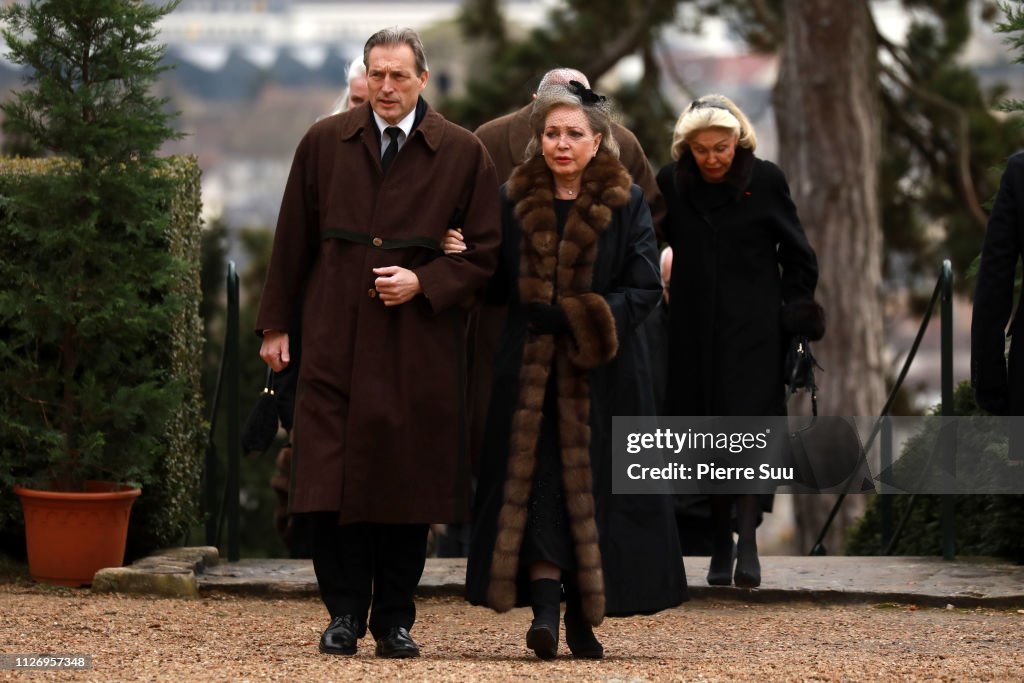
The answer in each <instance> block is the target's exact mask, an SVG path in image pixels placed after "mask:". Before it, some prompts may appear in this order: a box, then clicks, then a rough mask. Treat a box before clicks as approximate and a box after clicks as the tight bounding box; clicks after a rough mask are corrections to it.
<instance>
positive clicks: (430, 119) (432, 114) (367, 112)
mask: <svg viewBox="0 0 1024 683" xmlns="http://www.w3.org/2000/svg"><path fill="white" fill-rule="evenodd" d="M361 110H362V112H363V113H362V115H360V111H361ZM352 114H353V115H352V116H344V117H342V120H341V130H340V131H339V134H340V135H341V139H342V140H346V141H348V140H351V139H352V138H354V137H356V136H357V135H359V134H360V133H362V134H364V135H369V136H372V137H373V138H374V139H376V143H377V148H378V149H380V135H381V134H380V131H379V130H377V124H376V122H375V121H374V120H373V110H372V109H371V108H370V105H369V103H366V104H361V105H359V106H358V107H356V108H355V109H353V110H352ZM444 123H445V120H444V117H443V116H441V115H440V114H438V113H437V112H436V111H434V110H433V109H431V108H430V105H429V104H427V101H426V100H425V99H423V97H420V98H419V100H418V101H417V102H416V119H415V121H413V124H412V131H411V132H410V134H409V138H410V139H411V138H413V137H414V136H415V135H416V132H417V131H419V133H420V135H421V136H422V137H423V141H424V142H426V143H427V147H429V148H430V150H431V151H433V152H436V151H437V148H438V147H439V146H440V145H441V139H442V138H443V137H444Z"/></svg>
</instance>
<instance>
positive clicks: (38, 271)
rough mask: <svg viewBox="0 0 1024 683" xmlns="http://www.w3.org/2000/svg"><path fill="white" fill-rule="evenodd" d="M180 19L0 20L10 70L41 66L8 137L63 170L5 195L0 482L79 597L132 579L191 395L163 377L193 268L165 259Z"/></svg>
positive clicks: (42, 168)
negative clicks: (137, 509) (152, 485)
mask: <svg viewBox="0 0 1024 683" xmlns="http://www.w3.org/2000/svg"><path fill="white" fill-rule="evenodd" d="M174 4H175V3H172V4H170V5H165V6H154V5H151V4H149V3H147V2H143V1H141V0H29V1H28V2H27V3H24V4H11V5H8V6H7V7H5V8H3V9H2V10H0V20H2V21H3V26H4V28H3V37H4V39H5V40H6V42H7V45H8V50H9V52H8V54H7V59H8V60H10V61H12V62H15V63H17V64H21V65H23V66H25V67H27V76H26V77H25V85H26V86H27V87H26V88H25V89H23V90H21V91H19V92H17V93H15V96H14V98H13V99H12V100H10V101H8V102H7V103H5V104H4V105H2V109H3V112H4V114H5V130H8V131H11V132H12V133H15V134H18V135H20V136H23V137H24V138H26V139H28V140H30V141H31V142H32V143H34V145H35V146H36V147H38V148H39V149H42V150H45V152H46V153H47V154H49V155H50V156H49V158H47V159H40V160H21V161H20V162H17V163H12V164H7V165H6V166H5V168H4V174H5V175H6V176H7V177H6V178H4V179H3V187H2V191H0V239H2V240H3V242H4V244H3V245H2V246H0V253H2V254H3V256H2V257H0V449H2V452H0V459H2V460H6V461H8V462H11V463H13V465H12V472H10V473H5V476H6V480H3V481H0V483H15V484H16V485H15V486H14V490H15V491H16V492H17V493H18V495H19V496H20V497H21V500H22V505H23V509H24V516H25V527H26V541H27V549H28V557H29V571H30V573H31V574H32V576H33V577H34V578H36V579H37V580H41V581H46V582H51V583H61V584H66V585H81V584H84V583H90V582H91V580H92V576H93V574H94V573H95V571H96V570H97V569H99V568H101V567H105V566H119V565H120V564H122V562H123V561H124V549H125V535H126V532H127V523H128V515H129V511H130V508H131V504H132V501H133V500H134V499H135V497H136V496H138V495H139V488H140V486H141V485H144V484H146V483H147V477H150V476H152V473H153V472H154V471H155V468H154V466H153V462H154V459H155V458H159V457H160V456H161V454H162V453H163V452H165V448H164V446H163V444H161V438H162V436H163V435H164V434H165V430H166V427H167V420H168V418H169V416H170V415H171V414H172V412H173V410H174V406H175V403H176V402H177V401H179V400H180V397H181V395H182V387H181V386H177V384H176V381H175V380H174V379H173V378H172V377H169V376H168V373H167V372H166V369H165V368H164V367H162V366H161V364H160V363H157V362H154V358H155V357H156V356H157V355H158V352H159V350H160V349H161V345H162V344H164V342H165V340H166V339H167V337H168V334H169V333H170V330H169V329H168V328H169V326H170V325H171V324H172V321H173V319H174V317H173V315H169V314H168V310H169V308H173V307H174V306H175V305H178V303H180V302H175V301H173V300H169V299H170V298H171V297H168V296H167V294H166V292H167V288H166V287H164V286H163V284H164V283H165V282H167V280H168V279H169V278H172V277H174V272H175V268H180V267H181V264H180V263H177V262H176V261H175V259H174V258H172V256H171V255H170V254H169V252H168V249H167V245H166V244H164V243H163V241H164V240H165V239H166V236H165V230H164V228H165V227H166V224H167V223H166V222H167V221H168V220H169V217H168V213H169V212H168V210H167V207H168V202H169V201H170V197H171V195H172V192H173V183H172V182H171V181H170V180H169V178H168V177H167V174H166V173H165V172H163V166H162V160H161V159H159V158H158V157H157V156H156V153H157V151H158V149H159V148H160V146H161V144H162V143H163V142H164V141H165V140H168V139H170V138H173V137H176V136H177V133H176V132H175V131H174V130H173V129H172V128H171V127H170V119H171V117H172V116H173V114H170V113H168V112H167V111H166V109H165V105H166V101H165V100H163V99H160V98H157V97H154V96H153V95H152V94H151V87H152V85H153V84H154V81H155V79H156V78H157V76H158V75H159V74H160V73H161V71H163V70H164V69H165V68H166V67H164V66H163V65H161V63H160V62H161V57H162V54H163V47H162V46H161V45H159V44H157V43H156V38H157V30H156V27H155V24H156V22H157V21H158V20H159V18H160V17H162V16H163V15H165V14H166V13H167V12H169V11H171V9H173V6H174ZM82 501H85V502H82ZM93 503H114V504H115V505H116V507H115V509H114V510H113V511H107V512H102V513H100V515H99V517H98V518H97V519H98V520H103V521H107V522H112V523H114V524H115V525H116V527H117V528H114V529H112V530H106V529H104V528H102V527H99V526H97V525H98V524H100V521H97V520H93V521H80V520H79V518H78V517H77V515H79V514H81V513H82V510H83V506H91V505H92V504H93ZM38 505H42V506H43V508H42V510H41V511H40V510H39V509H37V506H38ZM94 530H95V531H96V533H94V534H93V533H91V532H93V531H94ZM54 533H57V534H61V533H63V534H65V537H64V538H58V537H55V536H51V535H48V534H54ZM36 534H47V535H45V536H42V537H40V536H37V535H36ZM54 551H56V552H59V553H61V555H60V556H58V557H56V558H51V557H47V554H48V553H51V552H54Z"/></svg>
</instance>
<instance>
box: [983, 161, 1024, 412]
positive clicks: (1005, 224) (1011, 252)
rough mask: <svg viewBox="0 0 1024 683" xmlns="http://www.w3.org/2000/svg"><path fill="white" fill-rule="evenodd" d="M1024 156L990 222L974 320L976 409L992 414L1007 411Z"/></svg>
mask: <svg viewBox="0 0 1024 683" xmlns="http://www.w3.org/2000/svg"><path fill="white" fill-rule="evenodd" d="M1022 195H1024V155H1022V154H1016V155H1014V156H1013V157H1011V158H1010V161H1009V163H1008V164H1007V166H1006V171H1005V172H1004V173H1003V178H1002V181H1001V182H1000V184H999V193H998V194H997V195H996V201H995V205H994V206H993V207H992V213H991V215H990V216H989V219H988V229H987V231H986V232H985V243H984V246H983V247H982V250H981V264H980V266H979V267H978V280H977V284H976V285H975V289H974V313H973V317H972V319H971V384H972V385H973V386H974V393H975V396H976V398H977V401H978V405H979V406H981V407H982V408H983V409H985V410H987V411H988V412H990V413H994V414H996V415H1005V414H1007V412H1008V411H1009V391H1010V388H1009V383H1008V381H1007V375H1006V353H1005V349H1006V324H1007V322H1008V321H1009V319H1010V311H1011V308H1012V306H1013V285H1014V273H1015V271H1016V269H1017V261H1018V259H1019V258H1020V254H1021V244H1020V231H1021V227H1022V221H1021V217H1022V213H1024V211H1022V207H1021V205H1020V202H1021V200H1022V199H1024V196H1022Z"/></svg>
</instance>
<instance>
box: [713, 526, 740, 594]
mask: <svg viewBox="0 0 1024 683" xmlns="http://www.w3.org/2000/svg"><path fill="white" fill-rule="evenodd" d="M735 559H736V545H735V543H733V540H732V539H731V538H730V539H729V545H724V544H722V545H716V546H715V548H714V550H713V551H712V552H711V562H710V564H709V565H708V585H709V586H728V585H730V584H732V566H733V564H732V563H733V562H734V561H735Z"/></svg>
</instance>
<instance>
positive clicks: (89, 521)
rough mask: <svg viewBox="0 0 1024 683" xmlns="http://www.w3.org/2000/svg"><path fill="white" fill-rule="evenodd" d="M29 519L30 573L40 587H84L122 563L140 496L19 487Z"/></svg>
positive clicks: (99, 487)
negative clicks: (136, 503)
mask: <svg viewBox="0 0 1024 683" xmlns="http://www.w3.org/2000/svg"><path fill="white" fill-rule="evenodd" d="M14 492H15V493H17V494H18V496H19V497H20V498H21V507H22V510H23V511H24V513H25V542H26V545H27V546H28V571H29V574H30V575H31V576H32V578H33V579H34V580H36V581H39V582H40V583H50V584H56V585H59V586H83V585H87V584H90V583H92V578H93V575H95V574H96V572H97V571H99V570H100V569H103V568H104V567H120V566H121V565H122V564H123V563H124V546H125V541H126V539H127V537H128V517H129V515H130V514H131V509H132V503H134V502H135V499H136V498H137V497H138V496H139V494H140V493H142V491H141V490H140V489H133V488H130V487H127V486H119V485H117V484H112V483H110V482H99V481H90V482H86V491H85V492H74V493H72V492H65V491H41V490H36V489H26V488H23V487H21V486H15V487H14Z"/></svg>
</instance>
